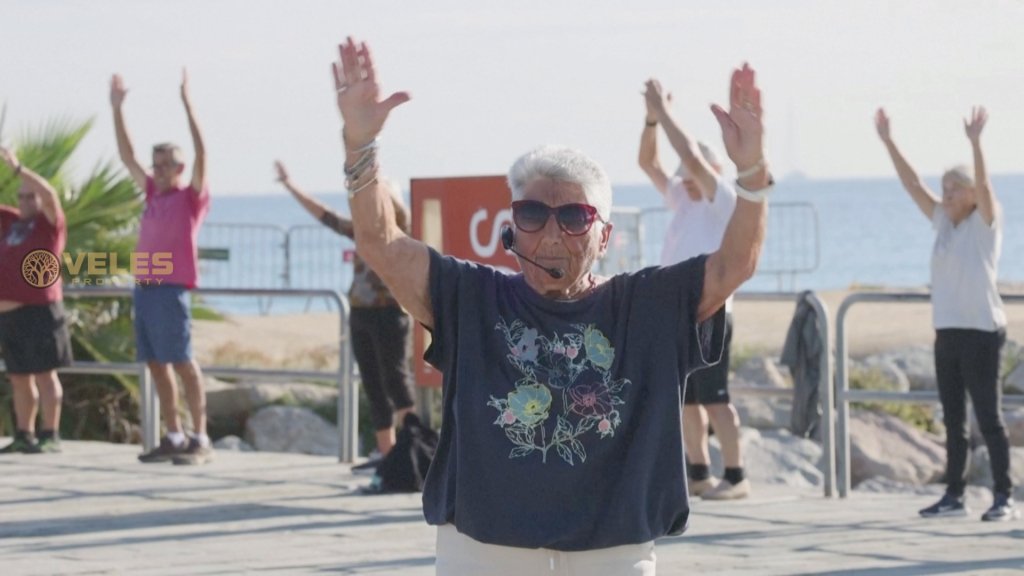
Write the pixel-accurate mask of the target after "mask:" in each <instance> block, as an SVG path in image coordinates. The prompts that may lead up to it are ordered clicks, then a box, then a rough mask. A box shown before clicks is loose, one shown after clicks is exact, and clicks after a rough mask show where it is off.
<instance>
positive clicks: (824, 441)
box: [729, 292, 836, 498]
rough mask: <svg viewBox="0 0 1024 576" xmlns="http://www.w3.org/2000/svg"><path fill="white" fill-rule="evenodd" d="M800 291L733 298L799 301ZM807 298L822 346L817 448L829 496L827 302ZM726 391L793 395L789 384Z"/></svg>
mask: <svg viewBox="0 0 1024 576" xmlns="http://www.w3.org/2000/svg"><path fill="white" fill-rule="evenodd" d="M802 294H803V292H737V293H736V295H735V299H736V300H740V301H757V302H785V301H796V302H799V301H800V296H801V295H802ZM807 302H808V303H809V304H810V305H811V307H813V308H814V313H815V314H816V315H817V317H818V337H819V338H821V342H822V350H823V351H824V352H823V353H822V354H821V361H820V365H819V370H820V374H821V377H820V379H819V380H818V397H819V398H818V400H819V402H820V403H821V406H822V414H821V450H822V454H821V456H822V471H821V473H822V476H823V479H824V487H823V488H824V494H825V497H826V498H831V497H832V496H833V492H834V490H835V488H834V487H835V484H836V454H835V450H834V446H835V427H834V422H835V419H834V416H833V411H832V405H833V395H832V394H833V388H832V362H831V358H830V354H829V353H828V351H829V350H830V348H829V345H830V344H829V343H830V339H829V325H828V306H826V305H825V302H823V301H822V300H821V299H820V298H818V295H817V294H815V293H814V292H807ZM729 393H730V394H749V395H756V396H787V397H792V396H793V390H792V389H790V388H765V387H760V386H732V385H730V386H729Z"/></svg>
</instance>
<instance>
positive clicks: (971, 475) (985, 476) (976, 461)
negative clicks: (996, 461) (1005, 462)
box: [967, 445, 1024, 488]
mask: <svg viewBox="0 0 1024 576" xmlns="http://www.w3.org/2000/svg"><path fill="white" fill-rule="evenodd" d="M991 462H992V460H991V459H990V458H989V457H988V446H984V445H982V446H979V447H977V448H975V449H974V451H973V452H971V457H970V462H969V466H970V468H969V471H968V473H967V482H968V483H970V484H977V485H979V486H986V487H988V488H991V487H992V464H991ZM1010 480H1011V481H1012V482H1013V485H1014V486H1020V485H1021V484H1024V448H1010Z"/></svg>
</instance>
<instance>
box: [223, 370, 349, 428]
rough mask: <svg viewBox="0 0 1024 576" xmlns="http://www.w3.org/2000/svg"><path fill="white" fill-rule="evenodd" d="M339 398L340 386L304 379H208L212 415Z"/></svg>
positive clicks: (309, 403)
mask: <svg viewBox="0 0 1024 576" xmlns="http://www.w3.org/2000/svg"><path fill="white" fill-rule="evenodd" d="M337 398H338V389H337V388H335V387H331V386H321V385H317V384H309V383H304V382H284V383H276V382H255V381H243V382H237V383H236V382H223V381H220V380H215V379H213V378H207V379H206V414H207V416H209V417H210V418H221V417H232V416H238V415H242V416H245V415H249V414H251V413H253V412H255V411H256V410H257V409H259V408H262V407H264V406H267V405H269V404H274V403H280V402H283V403H287V404H298V405H302V406H320V405H323V404H331V403H333V402H335V401H336V399H337Z"/></svg>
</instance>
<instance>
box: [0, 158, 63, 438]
mask: <svg viewBox="0 0 1024 576" xmlns="http://www.w3.org/2000/svg"><path fill="white" fill-rule="evenodd" d="M0 160H2V161H3V162H4V163H5V164H7V166H8V168H10V170H11V172H12V173H13V174H14V175H15V176H16V177H20V178H21V187H20V188H19V189H18V208H17V209H12V208H9V207H7V206H0V350H2V351H3V359H4V364H5V365H6V368H5V369H6V371H7V377H8V378H10V380H11V384H12V387H13V389H14V414H15V417H16V420H17V423H16V424H17V428H16V430H15V432H14V441H13V442H11V443H10V444H8V445H7V446H4V447H3V448H0V454H8V453H13V452H21V453H23V454H38V453H40V452H60V407H61V400H62V398H63V389H62V388H61V385H60V379H59V378H58V377H57V368H60V367H63V366H70V365H71V339H70V337H69V335H68V324H67V318H66V317H65V315H64V293H63V290H62V288H61V276H60V257H61V253H62V252H64V242H65V240H66V239H67V226H66V224H65V223H64V211H63V210H62V209H61V207H60V198H58V197H57V191H56V190H54V189H53V187H52V186H50V184H49V182H47V181H46V180H45V179H44V178H42V177H41V176H39V175H38V174H36V173H35V172H33V171H32V170H29V169H28V168H27V167H25V166H22V165H21V163H20V162H19V161H18V158H17V157H16V156H15V155H14V153H13V152H11V151H10V150H7V149H6V148H3V147H0ZM40 404H41V405H42V406H40ZM40 407H41V408H42V424H43V425H42V428H41V429H40V431H39V435H38V436H36V434H35V426H36V414H38V413H39V411H40Z"/></svg>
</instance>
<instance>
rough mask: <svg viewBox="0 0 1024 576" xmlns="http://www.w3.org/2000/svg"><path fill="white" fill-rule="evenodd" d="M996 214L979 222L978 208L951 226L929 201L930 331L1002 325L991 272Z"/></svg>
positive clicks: (998, 224) (997, 243) (997, 238)
mask: <svg viewBox="0 0 1024 576" xmlns="http://www.w3.org/2000/svg"><path fill="white" fill-rule="evenodd" d="M1001 220H1002V216H1001V215H998V216H996V219H995V220H993V222H992V225H991V226H989V225H987V224H985V220H984V219H983V218H982V217H981V214H980V213H979V212H978V210H974V211H973V212H971V214H970V216H968V217H967V218H965V219H964V220H963V221H962V222H960V225H959V226H953V222H952V220H950V219H949V217H948V216H947V215H946V211H945V210H943V209H942V204H936V205H935V212H933V213H932V227H933V228H935V231H936V235H935V246H934V248H933V249H932V323H933V324H934V325H935V329H936V330H939V329H942V328H971V329H974V330H984V331H986V332H993V331H995V330H998V329H1000V328H1002V327H1004V326H1006V313H1005V312H1004V311H1003V300H1002V299H1001V298H1000V297H999V290H998V288H997V286H996V276H997V273H998V270H997V269H998V266H999V253H1000V251H1001V250H1002V244H1003V226H1002V221H1001Z"/></svg>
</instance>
